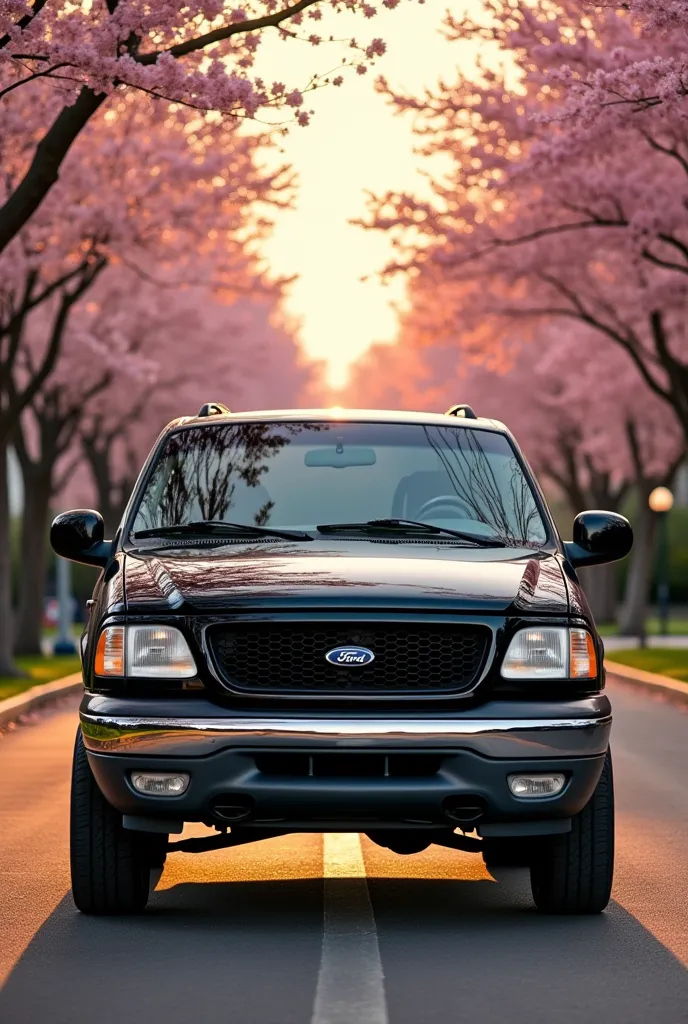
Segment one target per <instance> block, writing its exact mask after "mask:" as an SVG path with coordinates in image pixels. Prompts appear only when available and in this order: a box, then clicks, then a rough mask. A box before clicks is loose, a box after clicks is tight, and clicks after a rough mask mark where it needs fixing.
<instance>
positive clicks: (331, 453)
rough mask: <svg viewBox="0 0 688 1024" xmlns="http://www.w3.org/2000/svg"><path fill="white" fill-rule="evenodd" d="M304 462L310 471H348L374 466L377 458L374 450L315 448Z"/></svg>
mask: <svg viewBox="0 0 688 1024" xmlns="http://www.w3.org/2000/svg"><path fill="white" fill-rule="evenodd" d="M303 461H304V463H305V465H306V466H308V468H309V469H315V468H316V467H317V468H318V469H322V468H324V467H329V468H330V469H348V468H349V467H350V466H374V465H375V463H376V462H377V456H376V454H375V452H374V451H373V449H372V448H344V447H342V450H341V451H340V450H339V448H314V449H313V450H312V451H310V452H306V454H305V455H304V458H303Z"/></svg>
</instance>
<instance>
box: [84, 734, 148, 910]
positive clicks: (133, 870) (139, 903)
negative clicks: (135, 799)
mask: <svg viewBox="0 0 688 1024" xmlns="http://www.w3.org/2000/svg"><path fill="white" fill-rule="evenodd" d="M166 846H167V836H166V835H165V834H164V833H149V832H131V831H128V830H127V829H124V828H122V816H121V814H119V813H118V811H116V810H115V808H114V807H112V806H111V805H110V804H109V803H108V802H107V800H105V798H104V797H103V795H102V793H101V792H100V790H99V789H98V786H97V784H96V781H95V779H94V778H93V773H92V772H91V769H90V766H89V763H88V758H87V757H86V751H85V749H84V743H83V739H82V737H81V729H79V730H78V732H77V736H76V744H75V746H74V765H73V770H72V800H71V823H70V862H71V871H72V895H73V897H74V902H75V904H76V906H77V908H78V909H79V910H80V911H81V912H82V913H83V914H101V915H105V914H137V913H140V912H141V911H142V910H143V909H144V908H145V906H146V904H147V902H148V893H149V888H150V877H151V868H156V867H157V868H158V869H161V868H162V866H163V864H164V861H165V849H166Z"/></svg>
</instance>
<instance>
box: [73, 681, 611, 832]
mask: <svg viewBox="0 0 688 1024" xmlns="http://www.w3.org/2000/svg"><path fill="white" fill-rule="evenodd" d="M171 705H174V706H171ZM157 708H158V709H159V708H160V705H159V704H158V705H157ZM155 711H156V705H153V704H150V705H149V704H148V702H140V701H139V702H135V701H124V700H116V699H113V698H105V697H98V696H94V695H87V696H86V697H85V698H84V702H83V704H82V709H81V723H82V732H83V737H84V743H85V746H86V749H87V751H88V756H89V762H90V764H91V768H92V770H93V772H94V775H95V777H96V780H97V782H98V784H99V786H100V788H101V790H102V792H103V794H104V795H105V797H106V798H107V799H108V800H109V802H110V803H112V804H113V806H115V807H116V808H117V809H118V810H120V811H121V812H122V813H123V814H127V815H133V816H139V817H148V818H151V817H153V818H154V817H160V818H165V819H166V820H170V819H175V820H179V821H206V822H208V823H212V822H213V821H214V818H213V811H212V808H213V806H214V805H215V803H216V802H217V801H218V800H219V799H221V798H223V797H225V796H226V795H227V794H232V795H233V796H239V797H242V798H245V799H247V800H249V801H250V802H251V804H252V806H253V812H252V814H251V818H250V821H247V822H245V823H242V826H243V825H244V824H246V825H247V826H251V825H253V826H259V827H266V826H271V827H278V828H284V829H285V830H289V829H297V828H301V829H310V830H312V831H329V830H332V829H337V828H342V827H348V828H356V827H360V828H361V830H365V829H366V828H372V827H375V828H379V827H395V828H398V827H430V828H432V827H445V828H446V825H447V818H446V814H445V807H446V801H447V800H449V799H455V798H457V797H459V798H469V797H470V798H477V799H478V800H479V801H480V802H481V803H482V804H483V805H484V807H485V813H484V816H483V818H482V819H481V822H480V831H481V832H482V834H484V835H488V834H504V828H505V827H507V826H508V825H509V824H510V823H511V824H516V823H528V822H531V823H532V822H538V821H539V822H543V821H547V820H549V821H560V822H561V821H562V820H565V819H568V818H570V817H571V816H572V815H573V814H576V813H578V811H580V810H581V809H582V808H583V807H584V806H585V804H586V803H587V802H588V800H589V799H590V797H591V795H592V792H593V790H594V788H595V785H596V784H597V780H598V778H599V775H600V772H601V770H602V765H603V762H604V757H605V753H606V751H607V747H608V744H609V732H610V728H611V709H610V706H609V702H608V700H607V698H606V697H605V696H601V697H592V698H588V699H585V700H579V701H570V702H563V703H560V704H555V703H551V704H550V703H545V702H538V703H528V704H525V703H518V702H506V701H499V702H496V701H495V702H492V703H489V704H485V705H483V706H482V707H481V708H480V709H479V710H476V711H474V712H473V713H465V712H464V713H457V712H445V713H441V714H434V715H432V716H430V715H428V716H425V717H422V718H421V717H419V716H413V717H412V716H400V715H398V716H395V717H389V716H384V717H383V716H379V717H373V716H371V715H369V714H368V715H366V716H365V717H363V716H362V715H361V716H356V715H354V714H351V713H349V714H347V715H345V714H342V715H338V716H337V717H334V716H333V715H331V714H328V715H327V716H322V717H320V716H316V715H315V714H313V715H308V716H305V715H303V714H302V713H300V714H298V715H288V714H282V715H279V716H276V715H271V716H270V717H262V716H260V715H259V714H255V715H247V714H245V713H244V714H241V715H238V714H237V713H236V712H232V711H229V710H226V709H222V708H218V707H217V706H216V705H213V704H211V703H210V702H205V701H193V702H190V701H188V700H183V699H181V700H179V701H170V702H167V706H166V707H165V708H164V712H165V713H164V714H160V713H159V711H158V713H154V712H155ZM270 753H277V754H289V753H308V754H313V755H314V757H317V755H318V754H328V755H332V754H337V755H341V757H342V758H343V759H345V758H347V757H348V758H351V759H352V760H351V761H350V762H349V763H351V764H352V765H353V764H354V759H355V755H356V754H364V753H365V754H371V753H372V754H379V755H389V756H390V757H393V756H395V755H398V754H400V753H403V754H410V755H414V754H417V755H427V754H436V755H439V756H438V769H437V771H436V772H434V773H432V774H429V775H419V776H418V777H416V776H414V775H413V774H411V775H407V776H405V777H384V778H383V777H378V776H370V777H367V776H366V775H365V774H363V775H361V774H359V773H358V771H357V770H352V772H351V774H350V775H349V774H347V770H346V768H344V770H342V769H341V767H340V768H339V769H338V770H337V773H336V774H335V775H327V774H325V775H323V776H318V775H315V776H313V777H307V778H302V777H289V776H285V775H281V774H279V773H277V774H272V773H271V772H270V771H265V770H261V769H260V766H259V763H257V760H256V759H257V758H260V757H261V756H262V755H265V754H270ZM346 763H347V762H346V761H342V762H341V764H343V765H346ZM132 771H172V772H181V771H184V772H188V774H189V775H190V784H189V788H188V790H187V791H186V793H184V794H183V795H182V796H175V797H160V796H148V795H146V796H144V795H142V794H139V793H137V792H135V791H134V789H133V788H132V786H131V782H130V775H131V772H132ZM527 771H536V772H537V771H540V772H547V771H562V772H564V773H565V774H566V777H567V784H566V786H565V788H564V790H563V792H562V793H561V794H560V795H558V796H557V797H550V798H546V799H541V798H538V799H517V798H516V797H513V796H512V795H511V792H510V790H509V788H508V785H507V776H508V775H509V774H512V773H515V772H527ZM500 828H501V829H502V832H501V833H500V831H499V829H500ZM507 831H508V828H507ZM516 831H518V830H516Z"/></svg>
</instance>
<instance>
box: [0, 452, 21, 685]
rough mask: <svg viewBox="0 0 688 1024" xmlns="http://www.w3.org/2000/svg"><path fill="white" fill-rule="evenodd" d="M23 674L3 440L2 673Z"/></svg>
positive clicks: (0, 477) (0, 530)
mask: <svg viewBox="0 0 688 1024" xmlns="http://www.w3.org/2000/svg"><path fill="white" fill-rule="evenodd" d="M16 675H21V673H20V672H19V669H18V668H17V667H16V665H15V664H14V662H13V661H12V544H11V537H10V506H9V486H8V480H7V445H6V444H4V443H3V442H2V441H0V676H16Z"/></svg>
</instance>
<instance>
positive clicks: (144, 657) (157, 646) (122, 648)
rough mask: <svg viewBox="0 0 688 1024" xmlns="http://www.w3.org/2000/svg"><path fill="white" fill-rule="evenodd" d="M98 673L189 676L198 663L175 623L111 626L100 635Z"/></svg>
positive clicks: (107, 674)
mask: <svg viewBox="0 0 688 1024" xmlns="http://www.w3.org/2000/svg"><path fill="white" fill-rule="evenodd" d="M95 673H96V675H97V676H138V677H139V678H146V679H170V678H172V679H188V678H189V677H190V676H195V675H196V663H195V662H194V660H193V655H192V654H191V651H190V650H189V645H188V644H187V642H186V640H185V639H184V637H183V635H182V634H181V633H180V632H179V630H178V629H175V627H174V626H107V627H106V628H105V629H104V630H103V632H102V633H101V634H100V636H99V638H98V646H97V648H96V662H95Z"/></svg>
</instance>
